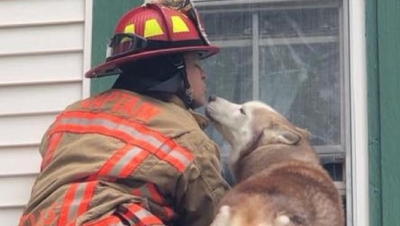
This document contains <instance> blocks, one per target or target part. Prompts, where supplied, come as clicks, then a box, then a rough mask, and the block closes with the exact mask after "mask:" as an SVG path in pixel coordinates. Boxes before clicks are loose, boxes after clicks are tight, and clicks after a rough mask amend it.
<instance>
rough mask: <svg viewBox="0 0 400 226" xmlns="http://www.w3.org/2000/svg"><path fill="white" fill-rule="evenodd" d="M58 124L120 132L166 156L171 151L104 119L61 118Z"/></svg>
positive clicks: (153, 140) (145, 136) (132, 130)
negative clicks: (99, 127)
mask: <svg viewBox="0 0 400 226" xmlns="http://www.w3.org/2000/svg"><path fill="white" fill-rule="evenodd" d="M59 122H60V123H61V124H78V125H85V126H104V127H106V128H107V129H110V130H120V131H122V132H125V133H127V134H129V135H130V136H131V137H134V138H136V139H138V140H143V141H144V140H145V141H146V142H148V143H150V144H151V145H153V146H154V147H161V149H160V150H162V151H163V152H164V153H165V154H168V152H170V151H171V149H170V148H169V147H167V146H162V143H161V142H160V141H158V140H157V139H156V138H154V137H152V136H148V135H145V134H142V133H140V132H138V131H137V130H135V129H134V128H132V127H129V126H125V125H119V124H115V123H113V122H111V121H108V120H105V119H98V118H94V119H82V118H63V119H61V120H60V121H59Z"/></svg>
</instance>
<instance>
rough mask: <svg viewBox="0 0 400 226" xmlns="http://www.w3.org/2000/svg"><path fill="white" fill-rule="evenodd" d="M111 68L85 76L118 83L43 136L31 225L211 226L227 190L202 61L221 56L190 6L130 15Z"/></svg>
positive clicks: (27, 216) (113, 48) (112, 51)
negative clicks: (208, 129) (212, 134)
mask: <svg viewBox="0 0 400 226" xmlns="http://www.w3.org/2000/svg"><path fill="white" fill-rule="evenodd" d="M108 48H109V51H108V56H107V58H106V61H105V62H104V63H103V64H101V65H98V66H96V67H94V68H93V69H92V70H90V71H89V72H87V73H86V77H89V78H94V77H101V76H107V75H111V74H116V73H118V74H120V75H119V77H118V79H117V80H116V82H115V84H114V85H113V87H112V89H110V90H107V91H105V92H103V93H100V94H98V95H95V96H93V97H90V98H88V99H85V100H82V101H78V102H76V103H73V104H72V105H70V106H68V107H67V108H66V110H64V111H63V112H62V113H61V114H59V115H58V116H57V118H56V119H55V121H54V122H53V124H52V125H51V126H50V127H49V129H48V130H47V131H46V133H45V135H44V137H43V139H42V142H41V145H40V153H41V155H42V157H43V161H42V164H41V171H40V174H39V175H38V177H37V179H36V181H35V184H34V186H33V188H32V193H31V198H30V200H29V203H28V204H27V206H26V208H25V211H24V213H23V215H22V217H21V219H20V224H19V225H21V226H25V225H46V226H51V225H85V226H90V225H105V226H106V225H107V226H108V225H140V226H142V225H153V226H158V225H182V226H206V225H209V224H210V223H211V222H212V219H213V216H214V212H215V211H216V208H217V203H218V201H219V200H220V198H221V197H222V196H223V195H224V193H225V191H226V190H227V189H228V185H227V183H226V182H225V181H224V179H223V178H222V176H221V174H220V172H221V166H220V162H219V152H218V148H217V146H216V144H215V143H214V142H213V141H211V140H210V138H209V137H207V135H206V134H205V133H204V132H203V129H204V127H205V126H206V124H207V119H206V118H204V117H203V116H202V115H199V114H196V113H195V112H194V111H193V109H195V108H198V107H200V106H202V105H204V104H205V103H206V98H205V83H204V79H205V77H206V75H205V73H204V71H203V70H202V69H201V67H200V65H199V60H201V59H204V58H206V57H209V56H211V55H214V54H216V53H217V52H218V48H217V47H215V46H212V45H210V43H209V42H208V40H207V37H206V36H205V33H204V30H203V28H202V27H201V24H200V23H199V20H198V16H197V13H196V11H195V9H194V7H192V5H191V4H190V1H189V5H186V6H185V10H183V9H180V10H178V9H174V8H168V7H165V6H162V5H159V4H145V5H142V6H139V7H136V8H134V9H132V10H130V11H128V12H127V13H126V14H124V15H123V16H122V17H121V18H120V20H119V22H118V23H117V26H116V28H115V34H114V36H113V37H112V39H111V41H110V43H109V45H108Z"/></svg>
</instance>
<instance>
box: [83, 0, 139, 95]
mask: <svg viewBox="0 0 400 226" xmlns="http://www.w3.org/2000/svg"><path fill="white" fill-rule="evenodd" d="M142 2H143V1H142V0H94V1H93V30H92V34H93V38H92V62H91V63H92V67H93V66H95V65H98V64H100V63H102V62H104V60H105V57H106V49H107V48H106V47H107V43H108V41H109V40H110V38H111V37H112V36H113V31H114V27H115V25H116V23H117V21H118V19H119V17H120V16H122V14H123V13H125V12H126V11H128V10H129V9H131V8H132V7H134V6H138V5H139V4H141V3H142ZM115 79H116V76H108V77H104V78H96V79H92V80H91V83H90V85H91V89H90V93H91V94H92V95H93V94H96V93H99V92H101V91H104V90H106V89H108V88H110V86H111V84H112V82H113V81H114V80H115Z"/></svg>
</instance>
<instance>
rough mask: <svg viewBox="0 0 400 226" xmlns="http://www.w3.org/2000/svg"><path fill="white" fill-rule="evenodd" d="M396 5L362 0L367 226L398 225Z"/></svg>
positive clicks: (392, 0)
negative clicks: (364, 5) (365, 74)
mask: <svg viewBox="0 0 400 226" xmlns="http://www.w3.org/2000/svg"><path fill="white" fill-rule="evenodd" d="M399 11H400V3H399V1H398V0H385V1H378V0H366V38H367V62H368V68H367V70H368V115H369V116H368V149H369V188H370V189H369V193H370V194H369V197H370V200H369V201H370V216H369V217H370V225H371V226H381V225H382V226H394V225H398V224H399V222H400V214H398V212H399V209H400V176H399V175H400V174H399V172H398V171H399V159H400V150H399V147H400V129H399V125H400V101H399V97H400V74H399V71H400V64H399V62H400V45H399V44H398V41H399V40H400V27H399V25H400V17H399V16H398V12H399Z"/></svg>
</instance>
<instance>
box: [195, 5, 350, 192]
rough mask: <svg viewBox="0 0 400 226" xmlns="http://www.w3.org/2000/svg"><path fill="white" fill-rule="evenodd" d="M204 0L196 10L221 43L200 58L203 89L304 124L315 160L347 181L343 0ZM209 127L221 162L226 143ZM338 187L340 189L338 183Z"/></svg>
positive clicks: (214, 37)
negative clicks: (205, 77)
mask: <svg viewBox="0 0 400 226" xmlns="http://www.w3.org/2000/svg"><path fill="white" fill-rule="evenodd" d="M209 2H212V3H210V5H209V6H207V5H206V3H203V7H200V10H201V13H200V15H201V16H202V21H203V24H204V26H205V28H206V31H207V34H208V36H209V38H210V40H211V41H212V43H214V44H216V45H218V46H220V47H222V49H221V52H220V53H219V54H218V55H217V56H214V57H212V58H210V59H208V60H206V62H205V64H204V67H205V69H206V71H207V72H208V74H209V76H208V80H207V85H208V92H209V93H210V94H216V95H218V96H222V97H224V98H226V99H228V100H231V101H234V102H237V103H242V102H245V101H249V100H253V99H257V98H259V99H260V100H261V101H263V102H266V103H268V104H269V105H271V106H272V107H273V108H275V109H277V110H278V111H279V112H281V113H282V114H283V115H285V116H286V117H287V118H289V120H291V121H292V122H293V123H294V124H296V125H298V126H299V127H302V128H306V129H308V130H309V131H310V132H311V142H312V144H313V145H315V147H316V149H317V151H318V153H320V154H321V155H320V157H321V163H322V164H323V165H324V167H325V168H326V169H327V170H328V172H329V173H330V175H331V176H332V178H333V179H334V180H335V181H346V178H345V176H346V173H344V172H345V171H344V170H345V169H344V165H343V164H344V162H345V161H348V160H347V159H345V152H346V151H350V150H345V147H346V144H345V141H346V140H347V139H348V138H347V137H348V136H349V133H348V132H347V130H346V128H349V126H348V125H346V124H345V122H347V121H348V120H346V117H348V115H346V114H347V112H348V111H346V110H345V106H346V104H345V101H346V100H347V99H348V98H349V97H348V96H347V95H348V93H346V90H347V88H346V87H344V85H345V84H346V79H347V78H346V77H345V74H344V72H343V68H344V67H343V65H342V64H343V62H344V61H343V58H341V57H342V56H343V55H344V54H343V53H342V52H341V51H342V47H343V46H344V44H343V43H344V42H345V39H344V35H343V33H342V26H343V25H341V24H340V21H344V19H343V18H340V15H341V13H340V11H341V10H342V9H341V8H340V7H341V4H340V2H341V1H336V0H331V1H326V2H321V1H265V2H262V1H257V2H256V3H247V4H246V1H237V3H234V1H230V2H232V4H228V3H223V2H222V1H209ZM239 2H240V3H239ZM216 4H223V6H220V7H219V6H215V5H216ZM254 84H256V85H254ZM253 89H254V90H253ZM253 94H255V96H253ZM207 133H208V134H209V135H210V136H211V137H212V138H213V139H214V140H215V141H216V142H217V143H218V144H219V146H220V147H221V155H222V160H223V162H224V163H226V158H227V157H228V156H229V146H228V144H227V143H226V142H224V141H223V140H222V138H221V136H220V135H219V134H218V133H217V132H216V131H215V129H214V128H213V127H209V128H208V129H207ZM338 187H340V189H342V190H341V191H342V194H344V188H345V187H344V183H341V185H340V186H338Z"/></svg>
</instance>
